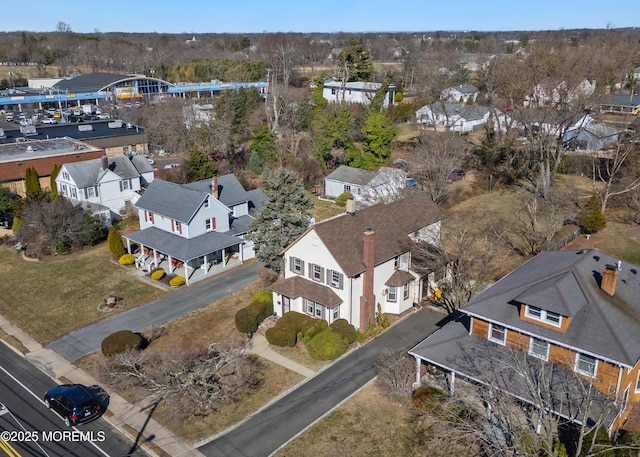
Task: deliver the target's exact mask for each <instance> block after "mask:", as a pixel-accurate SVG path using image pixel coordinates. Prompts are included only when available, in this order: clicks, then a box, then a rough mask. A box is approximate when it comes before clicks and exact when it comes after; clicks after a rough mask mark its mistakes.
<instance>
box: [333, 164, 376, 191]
mask: <svg viewBox="0 0 640 457" xmlns="http://www.w3.org/2000/svg"><path fill="white" fill-rule="evenodd" d="M377 174H378V173H376V172H375V171H371V170H363V169H362V168H354V167H349V166H347V165H340V166H339V167H338V168H336V169H335V170H333V171H332V172H331V173H329V174H328V175H327V176H326V177H325V179H330V180H333V181H338V182H346V183H349V184H356V185H359V186H366V185H367V184H368V183H369V182H371V180H372V179H373V178H375V177H376V175H377Z"/></svg>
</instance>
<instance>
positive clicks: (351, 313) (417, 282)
mask: <svg viewBox="0 0 640 457" xmlns="http://www.w3.org/2000/svg"><path fill="white" fill-rule="evenodd" d="M349 203H350V204H348V207H347V212H346V213H344V214H342V215H340V216H337V217H334V218H331V219H328V220H325V221H322V222H318V223H316V224H313V225H312V226H310V227H309V228H308V229H307V231H306V232H305V233H303V234H302V235H301V236H300V237H299V238H298V239H297V240H295V241H294V242H293V243H291V244H290V245H289V246H287V247H286V248H285V249H284V251H283V256H284V279H281V280H279V281H277V282H276V283H274V284H272V285H271V287H270V288H271V290H272V292H273V306H274V312H275V313H276V314H277V315H278V316H282V315H283V314H285V313H287V312H288V311H297V312H300V313H303V314H308V315H310V316H313V317H316V318H320V319H324V320H326V321H327V322H328V323H329V324H331V323H332V322H334V321H335V320H336V319H346V320H347V321H348V322H349V323H350V324H353V325H354V326H355V327H356V328H360V329H361V330H364V329H366V328H367V327H368V325H369V323H371V322H372V320H373V319H375V316H376V313H377V312H378V311H380V312H382V313H383V314H391V315H396V316H397V315H401V314H403V313H405V312H407V311H408V310H410V309H411V308H412V307H413V305H414V304H415V303H419V302H420V301H421V300H422V298H423V297H426V296H427V295H428V294H429V293H431V287H432V286H433V284H432V283H430V281H431V280H432V279H433V276H426V275H424V274H421V273H417V272H416V271H415V270H414V269H413V265H412V252H411V251H412V247H413V246H414V245H413V244H412V243H413V242H415V241H421V242H426V243H430V244H434V245H439V243H440V225H441V223H440V221H441V218H442V214H441V212H440V209H439V208H438V207H437V206H436V205H435V203H433V201H432V200H431V199H430V198H429V197H428V196H427V195H426V194H425V193H422V192H421V193H417V194H414V195H412V196H410V197H407V198H404V199H402V200H398V201H395V202H393V203H387V204H378V205H373V206H369V207H366V208H364V209H360V210H358V211H356V210H355V206H351V207H350V205H353V204H354V202H353V200H351V201H350V202H349ZM378 305H379V306H380V309H379V310H378Z"/></svg>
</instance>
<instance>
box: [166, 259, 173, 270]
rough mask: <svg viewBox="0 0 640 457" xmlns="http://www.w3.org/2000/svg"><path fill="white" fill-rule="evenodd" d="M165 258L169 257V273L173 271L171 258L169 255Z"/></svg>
mask: <svg viewBox="0 0 640 457" xmlns="http://www.w3.org/2000/svg"><path fill="white" fill-rule="evenodd" d="M167 258H168V259H169V273H173V258H172V257H171V256H170V255H169V256H167Z"/></svg>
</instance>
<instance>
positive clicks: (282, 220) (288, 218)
mask: <svg viewBox="0 0 640 457" xmlns="http://www.w3.org/2000/svg"><path fill="white" fill-rule="evenodd" d="M265 184H266V187H267V189H266V191H265V192H266V194H267V196H268V197H269V201H268V202H265V203H264V206H263V209H262V210H261V211H260V213H258V215H257V217H256V219H255V220H253V221H252V222H251V230H252V232H251V233H250V234H249V235H248V236H247V239H249V240H252V241H254V243H255V251H256V257H257V258H258V259H260V260H261V261H262V262H264V263H265V264H266V266H267V267H268V268H270V269H271V270H273V271H275V272H277V273H280V272H281V271H282V268H283V265H282V257H281V255H280V252H282V250H283V249H284V248H285V247H286V246H288V245H289V244H290V243H291V242H292V241H293V240H295V239H296V238H298V237H299V236H300V235H301V234H302V233H303V232H304V231H305V230H306V229H307V227H309V221H310V220H311V209H312V208H313V201H312V200H311V199H310V198H309V196H308V195H307V194H305V192H304V186H303V184H302V182H300V180H299V179H298V177H297V176H296V175H295V173H293V172H291V171H288V170H285V169H283V168H279V169H277V170H275V171H274V172H273V173H271V174H270V175H269V177H268V178H267V180H266V183H265Z"/></svg>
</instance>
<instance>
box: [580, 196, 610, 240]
mask: <svg viewBox="0 0 640 457" xmlns="http://www.w3.org/2000/svg"><path fill="white" fill-rule="evenodd" d="M578 221H579V222H580V226H581V227H582V229H583V230H584V232H585V233H596V232H599V231H600V230H602V229H603V228H604V227H605V226H606V225H607V218H606V216H605V215H604V213H603V212H602V210H601V209H600V202H599V201H598V198H597V197H596V195H595V194H593V195H592V196H591V198H590V199H589V201H588V202H587V206H586V207H585V208H583V209H582V210H581V211H580V213H579V214H578Z"/></svg>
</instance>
